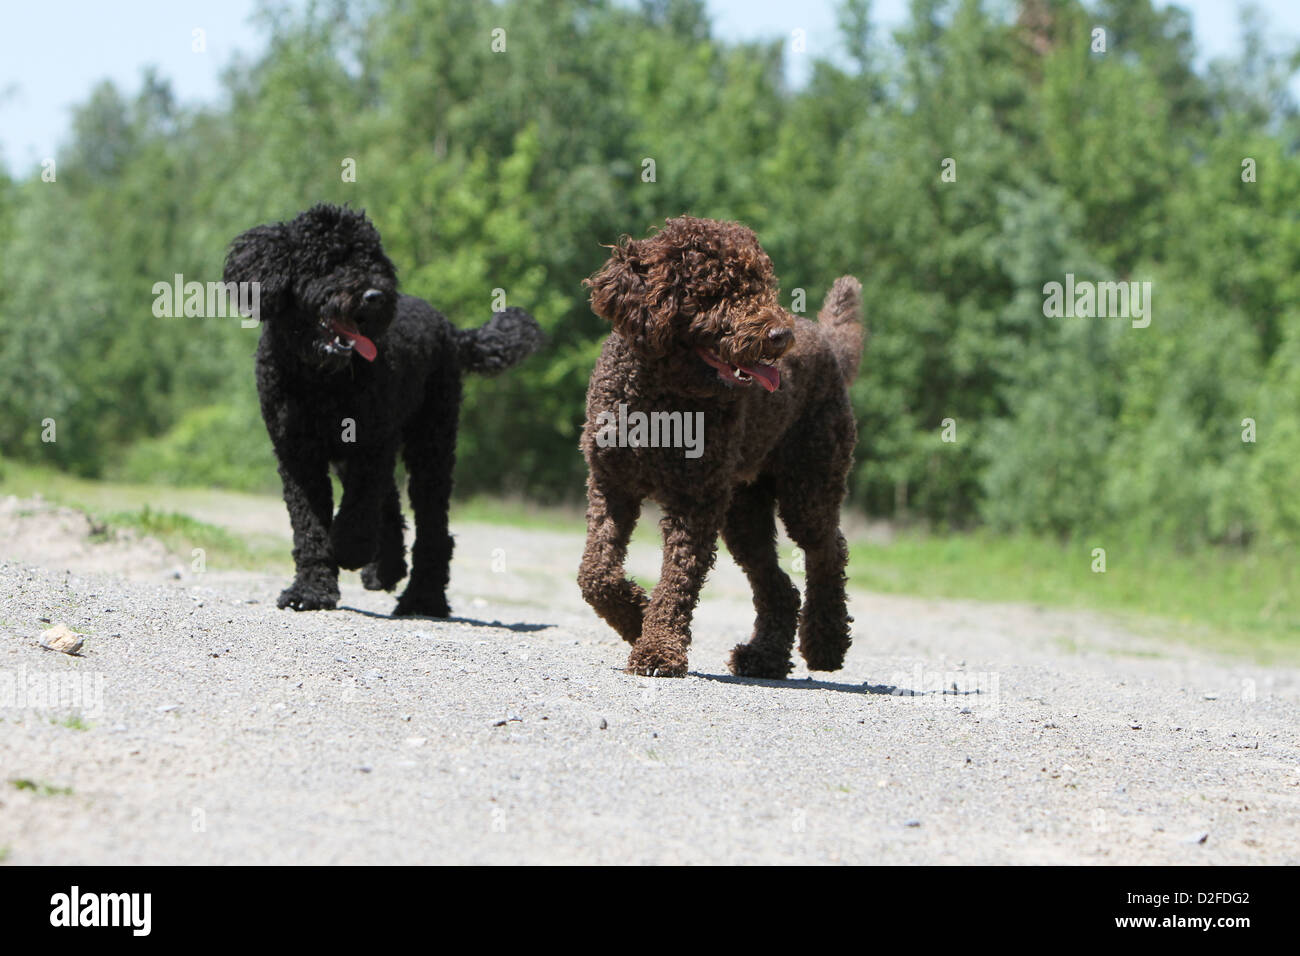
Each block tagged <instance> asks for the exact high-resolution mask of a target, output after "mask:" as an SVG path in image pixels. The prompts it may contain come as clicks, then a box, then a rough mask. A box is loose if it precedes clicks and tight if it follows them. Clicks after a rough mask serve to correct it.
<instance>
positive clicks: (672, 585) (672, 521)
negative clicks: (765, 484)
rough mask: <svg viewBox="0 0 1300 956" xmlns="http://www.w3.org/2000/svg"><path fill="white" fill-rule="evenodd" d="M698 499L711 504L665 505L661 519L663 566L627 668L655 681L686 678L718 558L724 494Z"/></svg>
mask: <svg viewBox="0 0 1300 956" xmlns="http://www.w3.org/2000/svg"><path fill="white" fill-rule="evenodd" d="M698 500H699V501H702V502H708V504H707V505H697V504H692V505H689V506H685V507H673V506H665V508H664V516H663V518H662V519H660V521H659V527H660V528H661V530H662V531H663V538H664V557H663V566H662V568H661V569H660V572H659V583H658V584H657V585H655V589H654V593H653V594H651V595H650V605H649V607H647V608H646V612H645V618H644V620H643V621H642V624H641V636H640V637H639V638H637V641H636V643H635V644H634V645H633V646H632V654H631V656H629V657H628V662H627V666H628V670H629V671H630V672H632V673H634V674H645V675H648V676H654V677H684V676H685V674H686V648H687V647H688V646H689V645H690V643H691V616H692V615H693V614H694V612H695V604H696V602H697V601H698V600H699V597H700V589H701V588H702V587H703V586H704V579H705V577H706V576H707V575H708V573H709V570H710V569H711V568H712V567H713V561H714V558H716V557H717V554H718V528H719V526H720V525H721V523H722V515H723V513H724V512H725V508H726V501H725V495H722V494H717V495H711V494H703V493H702V494H701V495H700V497H699V499H698ZM719 502H721V509H719Z"/></svg>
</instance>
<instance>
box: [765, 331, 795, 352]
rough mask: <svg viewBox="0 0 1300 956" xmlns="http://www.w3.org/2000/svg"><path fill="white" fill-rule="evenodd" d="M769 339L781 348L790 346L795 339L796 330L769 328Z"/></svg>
mask: <svg viewBox="0 0 1300 956" xmlns="http://www.w3.org/2000/svg"><path fill="white" fill-rule="evenodd" d="M767 340H768V341H769V342H771V343H772V344H773V345H775V346H776V347H777V348H779V349H784V348H788V347H789V345H790V343H791V342H792V341H793V340H794V332H793V331H791V330H790V329H768V331H767Z"/></svg>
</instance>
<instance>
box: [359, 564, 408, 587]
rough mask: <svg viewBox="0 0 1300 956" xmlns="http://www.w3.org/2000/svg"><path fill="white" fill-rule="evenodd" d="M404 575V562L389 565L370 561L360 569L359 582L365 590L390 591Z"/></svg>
mask: <svg viewBox="0 0 1300 956" xmlns="http://www.w3.org/2000/svg"><path fill="white" fill-rule="evenodd" d="M404 577H406V562H405V561H402V562H399V563H398V564H396V565H393V566H391V567H388V566H385V565H383V564H382V563H381V562H379V561H372V562H370V563H369V564H367V565H366V566H365V567H364V568H362V569H361V583H362V585H363V586H364V587H365V589H366V590H367V591H391V590H392V589H393V588H395V587H397V582H398V581H400V580H402V578H404Z"/></svg>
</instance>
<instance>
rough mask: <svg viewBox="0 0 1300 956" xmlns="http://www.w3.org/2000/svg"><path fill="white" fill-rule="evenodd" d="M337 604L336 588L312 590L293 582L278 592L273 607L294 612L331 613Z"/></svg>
mask: <svg viewBox="0 0 1300 956" xmlns="http://www.w3.org/2000/svg"><path fill="white" fill-rule="evenodd" d="M338 603H339V592H338V588H334V589H333V590H329V589H325V588H313V587H306V586H303V585H301V584H298V583H297V582H295V583H294V584H291V585H290V586H289V587H287V588H285V589H284V590H283V591H281V592H280V598H279V600H277V601H276V602H275V606H276V607H278V608H286V607H288V608H293V609H294V610H295V611H332V610H333V609H334V608H336V607H338Z"/></svg>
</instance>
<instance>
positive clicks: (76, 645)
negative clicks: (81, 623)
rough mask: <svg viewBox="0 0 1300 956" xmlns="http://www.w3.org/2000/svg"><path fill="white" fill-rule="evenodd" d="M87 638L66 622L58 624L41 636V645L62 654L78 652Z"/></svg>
mask: <svg viewBox="0 0 1300 956" xmlns="http://www.w3.org/2000/svg"><path fill="white" fill-rule="evenodd" d="M85 643H86V639H85V638H84V637H82V636H81V635H80V634H78V633H77V632H76V631H74V630H73V629H72V628H70V627H68V625H66V624H56V625H54V626H53V627H52V628H50V629H49V630H48V631H46V632H45V633H44V634H43V635H42V636H41V647H43V648H45V649H46V650H47V651H59V652H60V653H62V654H77V653H78V652H80V650H81V646H82V645H83V644H85Z"/></svg>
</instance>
